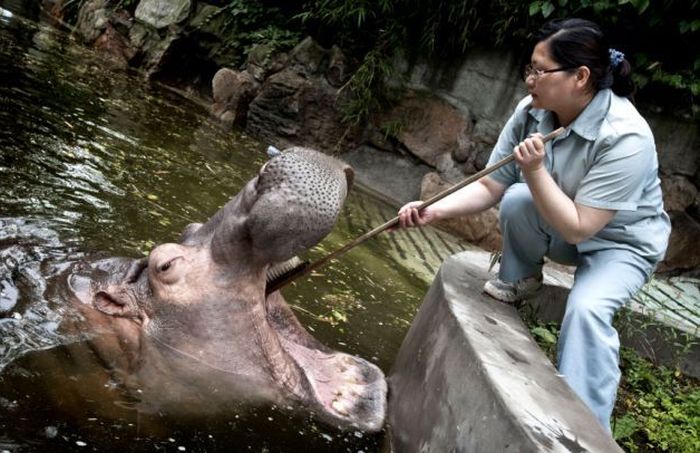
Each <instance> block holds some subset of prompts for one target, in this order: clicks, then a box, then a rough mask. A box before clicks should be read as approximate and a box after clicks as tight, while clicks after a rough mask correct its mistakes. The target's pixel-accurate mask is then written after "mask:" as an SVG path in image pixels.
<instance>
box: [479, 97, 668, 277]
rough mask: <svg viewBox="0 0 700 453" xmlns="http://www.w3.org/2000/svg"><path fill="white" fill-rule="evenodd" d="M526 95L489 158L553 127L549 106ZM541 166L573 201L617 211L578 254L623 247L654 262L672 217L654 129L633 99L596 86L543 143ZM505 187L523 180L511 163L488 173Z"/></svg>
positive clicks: (665, 240)
mask: <svg viewBox="0 0 700 453" xmlns="http://www.w3.org/2000/svg"><path fill="white" fill-rule="evenodd" d="M531 103H532V98H531V97H530V96H526V97H525V98H524V99H523V100H522V101H520V103H519V104H518V106H517V107H516V109H515V112H514V113H513V115H512V116H511V117H510V119H509V120H508V122H507V123H506V125H505V127H504V128H503V130H502V132H501V135H500V136H499V138H498V142H497V143H496V146H495V148H494V150H493V152H492V153H491V157H490V159H489V165H492V164H494V163H495V162H497V161H498V160H500V159H503V158H505V157H507V156H508V155H510V154H512V152H513V148H514V147H515V146H516V145H517V144H518V143H520V142H521V141H522V140H524V139H525V138H526V137H527V136H529V135H530V134H532V133H535V132H539V133H541V134H543V135H544V134H547V133H549V132H551V131H552V130H554V129H555V127H554V126H555V122H554V116H553V114H552V113H551V112H550V111H547V110H542V109H536V108H532V106H531ZM545 150H546V156H545V160H544V165H545V166H546V168H547V170H548V171H549V173H550V174H551V175H552V178H554V181H556V183H557V185H558V186H559V187H560V188H561V190H562V191H563V192H564V193H565V194H566V195H567V196H568V197H569V198H571V199H572V200H574V201H575V202H576V203H578V204H581V205H585V206H590V207H593V208H600V209H612V210H615V211H617V213H616V214H615V216H614V217H613V219H612V220H611V221H610V223H608V224H607V225H606V226H605V227H604V228H603V229H602V230H601V231H599V232H598V233H596V234H595V235H594V236H593V237H591V238H590V239H588V240H586V241H583V242H582V243H580V244H578V245H577V248H578V251H579V252H580V253H586V252H590V251H596V250H602V249H614V248H622V249H628V250H631V251H634V252H635V253H638V254H639V255H640V256H642V257H644V258H646V259H648V260H649V261H651V262H652V263H656V262H658V261H660V260H661V259H662V258H663V255H664V253H665V252H666V246H667V245H668V236H669V234H670V231H671V223H670V220H669V218H668V215H667V214H666V212H664V208H663V198H662V195H661V183H660V181H659V177H658V159H657V156H656V146H655V144H654V136H653V134H652V133H651V129H650V128H649V125H648V124H647V122H646V121H645V120H644V118H642V116H641V115H640V114H639V112H637V109H635V107H634V106H633V105H632V103H631V102H630V101H629V100H628V99H626V98H623V97H620V96H617V95H615V94H614V93H613V92H612V91H611V90H610V89H605V90H600V91H599V92H598V93H597V94H596V95H595V96H594V97H593V99H592V100H591V102H590V103H589V104H588V105H587V106H586V108H585V109H584V110H583V111H582V112H581V114H580V115H579V116H578V117H577V118H576V120H574V121H573V122H572V123H571V124H570V125H569V127H567V128H566V131H565V132H564V133H563V134H562V135H560V136H559V137H557V138H556V139H554V140H553V141H551V142H549V143H547V144H546V145H545ZM491 178H493V179H494V180H496V181H498V182H499V183H501V184H503V185H505V186H506V187H508V186H510V185H511V184H514V183H516V182H525V179H524V177H523V174H522V172H521V171H520V167H519V166H518V165H517V163H515V162H513V163H511V164H509V165H505V166H503V167H501V168H500V169H498V170H496V171H495V172H494V173H492V174H491Z"/></svg>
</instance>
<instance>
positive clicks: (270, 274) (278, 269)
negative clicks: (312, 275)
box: [267, 256, 304, 283]
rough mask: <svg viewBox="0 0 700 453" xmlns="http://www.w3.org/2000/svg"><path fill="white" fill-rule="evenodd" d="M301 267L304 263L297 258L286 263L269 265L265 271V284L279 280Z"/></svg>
mask: <svg viewBox="0 0 700 453" xmlns="http://www.w3.org/2000/svg"><path fill="white" fill-rule="evenodd" d="M302 265H304V262H303V261H302V260H300V259H299V257H298V256H294V257H292V258H289V259H288V260H287V261H282V262H281V263H275V264H272V265H270V267H269V268H268V269H267V283H270V282H271V281H273V280H276V279H278V278H280V277H281V276H283V275H285V274H287V273H288V272H291V271H293V270H294V269H295V268H297V267H299V266H302Z"/></svg>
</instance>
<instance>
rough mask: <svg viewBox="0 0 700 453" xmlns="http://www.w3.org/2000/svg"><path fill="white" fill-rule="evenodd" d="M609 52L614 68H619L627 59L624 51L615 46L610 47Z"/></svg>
mask: <svg viewBox="0 0 700 453" xmlns="http://www.w3.org/2000/svg"><path fill="white" fill-rule="evenodd" d="M608 54H609V55H610V67H611V68H613V69H615V68H617V67H618V66H619V65H620V63H622V60H624V59H625V54H624V53H622V52H620V51H619V50H616V49H613V48H610V49H608Z"/></svg>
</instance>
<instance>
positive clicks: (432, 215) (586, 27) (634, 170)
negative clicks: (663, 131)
mask: <svg viewBox="0 0 700 453" xmlns="http://www.w3.org/2000/svg"><path fill="white" fill-rule="evenodd" d="M524 78H525V83H526V85H527V89H528V92H529V95H528V96H527V97H525V98H524V99H523V100H522V101H521V102H520V103H519V104H518V106H517V107H516V109H515V112H514V113H513V115H512V116H511V117H510V119H509V120H508V122H507V124H506V125H505V127H504V128H503V131H502V132H501V135H500V136H499V138H498V142H497V143H496V146H495V148H494V150H493V152H492V154H491V158H490V161H489V165H491V164H493V163H495V162H497V161H498V160H500V159H502V158H504V157H506V156H508V155H509V154H511V153H512V154H513V155H514V156H515V163H512V164H509V165H506V166H504V167H502V168H500V169H499V170H497V171H495V172H494V173H492V174H491V175H490V176H486V177H484V178H482V179H481V180H479V181H477V182H475V183H473V184H470V185H468V186H466V187H464V188H463V189H461V190H459V191H457V192H455V193H454V194H452V195H450V196H449V197H446V198H444V199H443V200H441V201H440V202H437V203H435V204H433V205H431V206H429V207H427V208H426V209H424V210H422V211H418V210H417V206H418V205H419V204H420V202H411V203H408V204H406V205H405V206H403V207H402V208H401V209H400V210H399V220H400V225H401V226H402V227H404V228H405V227H411V226H419V225H425V224H427V223H431V222H434V221H436V220H439V219H444V218H449V217H455V216H462V215H468V214H473V213H476V212H479V211H482V210H484V209H487V208H490V207H492V206H494V205H495V204H497V203H498V202H500V203H501V206H500V227H501V233H502V235H503V255H502V258H501V267H500V270H499V274H498V278H497V279H494V280H491V281H488V282H487V283H486V285H485V286H484V291H485V292H486V293H487V294H489V295H491V296H493V297H495V298H496V299H499V300H501V301H505V302H515V301H518V300H522V299H524V298H526V297H528V296H530V295H532V294H533V293H534V292H535V291H537V290H538V289H539V288H540V287H541V285H542V264H543V258H544V257H545V256H548V257H549V258H551V259H552V260H554V261H558V262H561V263H564V264H569V265H576V266H577V268H576V274H575V281H574V285H573V287H572V289H571V292H570V294H569V297H568V300H567V307H566V313H565V315H564V320H563V322H562V327H561V335H560V338H559V345H558V363H559V370H560V372H561V373H562V374H563V375H564V379H565V380H566V381H567V382H568V384H569V385H570V386H571V388H572V389H573V390H574V391H575V392H576V393H577V394H578V395H579V396H580V397H581V399H583V401H584V402H585V403H586V404H587V405H588V407H590V409H591V410H592V411H593V413H594V414H595V415H596V416H597V418H598V419H599V420H600V422H601V423H602V424H603V426H604V427H605V428H607V429H608V430H610V415H611V413H612V410H613V406H614V403H615V396H616V393H617V385H618V382H619V379H620V370H619V367H618V365H619V356H618V350H619V339H618V335H617V331H616V330H615V328H614V327H613V326H612V319H613V315H614V313H615V311H616V310H617V309H618V308H620V307H621V306H622V305H623V304H625V303H626V302H627V301H628V300H629V299H630V298H631V297H632V296H633V295H634V294H635V293H636V292H637V291H638V290H639V289H640V288H641V287H642V286H643V285H644V283H645V282H646V281H647V280H648V278H649V276H650V274H651V273H652V271H653V270H654V267H655V265H656V264H657V263H658V262H659V261H660V260H661V259H662V258H663V255H664V253H665V251H666V246H667V243H668V236H669V233H670V229H671V227H670V222H669V218H668V216H667V215H666V213H665V212H664V210H663V201H662V196H661V188H660V182H659V178H658V175H657V170H658V162H657V156H656V149H655V145H654V137H653V135H652V133H651V130H650V129H649V126H648V125H647V123H646V121H645V120H644V119H643V118H642V117H641V116H640V115H639V113H638V112H637V110H636V109H635V107H634V105H633V104H632V102H631V101H630V99H628V97H630V96H631V94H632V91H633V84H632V82H631V80H630V65H629V63H628V62H627V60H625V58H624V55H623V54H622V53H620V52H618V51H616V50H614V49H609V48H608V46H607V43H606V40H605V38H604V36H603V33H602V32H601V30H600V28H599V27H598V26H597V25H596V24H594V23H592V22H590V21H586V20H581V19H566V20H556V21H552V22H550V23H548V24H546V25H545V26H544V27H543V28H542V29H541V30H540V31H539V32H538V33H537V35H536V36H535V46H534V49H533V51H532V56H531V61H530V64H529V65H528V66H527V67H526V69H525V72H524ZM560 126H563V127H565V132H564V133H563V134H561V135H560V136H559V137H558V138H556V139H554V140H553V141H552V142H550V143H547V144H546V145H545V144H543V143H542V140H541V137H542V136H543V135H544V134H547V133H548V132H551V131H552V130H554V129H556V128H558V127H560Z"/></svg>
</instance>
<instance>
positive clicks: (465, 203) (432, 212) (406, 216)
mask: <svg viewBox="0 0 700 453" xmlns="http://www.w3.org/2000/svg"><path fill="white" fill-rule="evenodd" d="M505 190H506V188H505V186H504V185H503V184H501V183H499V182H497V181H496V180H494V179H491V178H489V177H488V176H484V177H483V178H481V179H480V180H478V181H475V182H473V183H472V184H469V185H468V186H465V187H463V188H461V189H459V190H458V191H457V192H455V193H453V194H450V195H448V196H447V197H445V198H443V199H442V200H440V201H437V202H435V203H433V204H432V205H430V206H428V207H427V208H425V209H423V210H422V211H419V210H418V209H417V208H418V206H420V205H421V204H422V201H412V202H410V203H407V204H406V205H404V206H403V207H401V209H399V225H400V226H401V228H406V227H413V226H421V225H426V224H428V223H432V222H435V221H436V220H441V219H449V218H452V217H459V216H464V215H469V214H475V213H477V212H481V211H483V210H486V209H488V208H490V207H492V206H495V205H496V203H498V202H499V201H500V200H501V198H502V197H503V193H504V192H505Z"/></svg>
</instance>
